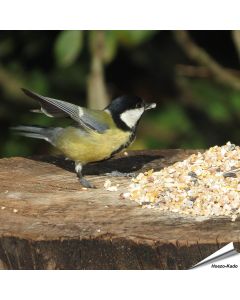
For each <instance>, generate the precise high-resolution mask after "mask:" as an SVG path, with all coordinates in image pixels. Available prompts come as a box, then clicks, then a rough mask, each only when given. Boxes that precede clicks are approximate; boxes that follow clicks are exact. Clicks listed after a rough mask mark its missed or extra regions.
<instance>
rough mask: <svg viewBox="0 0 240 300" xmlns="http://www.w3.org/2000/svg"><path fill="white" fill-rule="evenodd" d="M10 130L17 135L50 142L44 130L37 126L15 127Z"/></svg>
mask: <svg viewBox="0 0 240 300" xmlns="http://www.w3.org/2000/svg"><path fill="white" fill-rule="evenodd" d="M11 129H13V130H15V131H16V133H17V134H19V135H22V136H27V137H31V138H36V139H43V140H46V141H48V142H50V140H49V137H48V134H47V129H46V128H42V127H37V126H16V127H11Z"/></svg>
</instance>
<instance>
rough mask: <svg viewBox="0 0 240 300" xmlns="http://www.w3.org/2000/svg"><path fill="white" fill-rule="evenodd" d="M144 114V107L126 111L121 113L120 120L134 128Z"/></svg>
mask: <svg viewBox="0 0 240 300" xmlns="http://www.w3.org/2000/svg"><path fill="white" fill-rule="evenodd" d="M143 112H144V108H143V107H141V108H134V109H130V110H126V111H125V112H123V113H121V115H120V118H121V120H122V121H123V122H124V123H125V124H126V125H127V126H128V127H129V128H133V127H134V126H135V125H136V124H137V122H138V120H139V119H140V117H141V115H142V114H143Z"/></svg>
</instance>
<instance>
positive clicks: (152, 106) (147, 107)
mask: <svg viewBox="0 0 240 300" xmlns="http://www.w3.org/2000/svg"><path fill="white" fill-rule="evenodd" d="M156 106H157V105H156V103H146V104H145V110H148V109H152V108H155V107H156Z"/></svg>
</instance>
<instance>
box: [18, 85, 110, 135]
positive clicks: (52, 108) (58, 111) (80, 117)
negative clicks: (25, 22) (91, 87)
mask: <svg viewBox="0 0 240 300" xmlns="http://www.w3.org/2000/svg"><path fill="white" fill-rule="evenodd" d="M22 90H23V92H24V93H25V94H26V95H27V96H29V97H31V98H33V99H35V100H37V101H38V102H40V105H41V112H42V113H44V114H45V115H47V116H49V117H70V118H71V119H73V120H74V121H76V122H77V123H78V124H79V125H80V126H81V127H83V128H84V129H85V130H93V131H96V132H98V133H103V132H104V131H105V130H107V129H108V128H109V123H108V122H104V120H103V117H102V113H105V114H106V112H105V111H97V110H91V109H87V108H84V107H80V106H78V105H75V104H72V103H69V102H65V101H62V100H57V99H53V98H49V97H45V96H42V95H39V94H37V93H35V92H32V91H29V90H27V89H22Z"/></svg>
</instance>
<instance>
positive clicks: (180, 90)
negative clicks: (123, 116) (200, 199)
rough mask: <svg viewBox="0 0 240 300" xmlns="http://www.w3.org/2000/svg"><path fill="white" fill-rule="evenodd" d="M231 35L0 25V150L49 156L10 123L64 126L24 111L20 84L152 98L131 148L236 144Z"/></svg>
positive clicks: (234, 34)
mask: <svg viewBox="0 0 240 300" xmlns="http://www.w3.org/2000/svg"><path fill="white" fill-rule="evenodd" d="M239 53H240V38H239V31H188V32H185V31H175V32H173V31H0V128H1V134H0V155H1V156H2V157H5V156H13V155H32V154H46V153H55V152H54V151H55V150H54V149H52V147H51V146H50V145H48V144H47V143H46V142H45V141H40V140H34V139H29V138H25V137H19V136H16V135H14V134H12V132H11V131H10V130H9V127H10V126H14V125H18V124H34V125H44V126H54V125H59V124H63V125H64V124H65V123H66V121H65V120H56V119H52V118H48V117H46V116H44V115H40V114H34V113H31V112H30V111H29V110H30V109H33V108H38V105H37V102H34V101H33V100H31V99H29V98H28V97H27V96H25V95H24V94H23V93H22V92H21V90H20V88H21V87H25V88H29V89H32V90H34V91H36V92H38V93H40V94H43V95H45V96H49V97H52V98H57V99H62V100H66V101H70V102H72V103H76V104H78V105H81V106H88V107H92V108H98V109H100V108H104V107H105V106H106V105H107V104H108V102H109V101H110V100H111V99H113V98H114V97H116V96H119V95H121V94H129V93H130V94H135V95H138V96H141V97H143V98H144V99H145V100H146V101H149V102H153V101H154V102H157V104H158V106H157V109H155V110H153V111H149V112H148V113H146V115H145V116H144V118H143V120H142V121H141V123H140V127H139V130H138V138H137V140H136V142H135V144H134V145H133V147H132V148H134V149H144V148H207V147H210V146H213V145H216V144H218V145H221V144H224V143H226V142H227V141H229V140H230V141H231V142H233V143H236V144H239V141H240V137H239V125H240V124H239V123H240V122H239V115H240V70H239Z"/></svg>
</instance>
